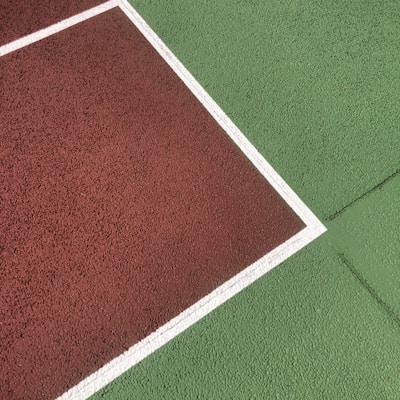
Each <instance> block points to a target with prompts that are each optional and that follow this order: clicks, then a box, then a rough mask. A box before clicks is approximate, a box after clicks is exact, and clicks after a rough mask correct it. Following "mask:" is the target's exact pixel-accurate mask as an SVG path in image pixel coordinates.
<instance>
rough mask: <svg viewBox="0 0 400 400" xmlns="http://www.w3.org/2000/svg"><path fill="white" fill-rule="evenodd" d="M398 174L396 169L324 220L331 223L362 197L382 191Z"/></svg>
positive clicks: (399, 171)
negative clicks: (378, 190)
mask: <svg viewBox="0 0 400 400" xmlns="http://www.w3.org/2000/svg"><path fill="white" fill-rule="evenodd" d="M399 174H400V168H399V169H397V170H396V171H395V172H393V174H391V175H389V176H388V177H386V178H385V179H384V180H383V181H381V182H379V183H378V184H376V185H375V186H374V187H373V188H372V189H370V190H368V191H367V192H365V193H363V194H362V195H361V196H359V197H357V198H356V199H354V200H352V201H351V202H350V203H349V204H347V205H345V206H344V207H343V208H341V209H340V210H338V211H336V212H334V213H333V214H332V215H330V216H329V217H327V218H326V220H327V221H333V220H334V219H335V218H336V217H338V216H339V215H340V214H342V213H343V212H344V211H346V210H347V209H348V208H349V207H351V206H352V205H354V204H355V203H356V202H358V201H359V200H361V199H363V198H364V197H366V196H368V195H369V194H371V193H372V192H374V191H375V190H377V189H382V187H383V186H384V185H385V184H386V183H388V182H389V181H391V180H392V179H393V178H395V177H396V176H397V175H399Z"/></svg>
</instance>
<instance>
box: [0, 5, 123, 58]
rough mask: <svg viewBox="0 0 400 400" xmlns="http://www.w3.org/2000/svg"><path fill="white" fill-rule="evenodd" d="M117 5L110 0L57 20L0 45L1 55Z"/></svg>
mask: <svg viewBox="0 0 400 400" xmlns="http://www.w3.org/2000/svg"><path fill="white" fill-rule="evenodd" d="M117 6H118V0H109V1H107V2H105V3H103V4H100V5H99V6H96V7H93V8H90V9H89V10H86V11H83V12H81V13H80V14H76V15H74V16H73V17H70V18H67V19H64V20H62V21H60V22H57V23H55V24H54V25H50V26H48V27H47V28H44V29H41V30H39V31H36V32H34V33H31V34H30V35H27V36H24V37H22V38H20V39H17V40H14V41H13V42H10V43H7V44H5V45H3V46H1V47H0V57H1V56H4V55H6V54H9V53H11V52H13V51H15V50H18V49H22V48H23V47H25V46H28V45H30V44H32V43H35V42H37V41H39V40H42V39H44V38H46V37H48V36H51V35H54V34H55V33H57V32H61V31H63V30H64V29H67V28H69V27H71V26H73V25H76V24H79V23H80V22H82V21H85V20H87V19H89V18H92V17H94V16H96V15H99V14H101V13H103V12H105V11H108V10H110V9H111V8H114V7H117Z"/></svg>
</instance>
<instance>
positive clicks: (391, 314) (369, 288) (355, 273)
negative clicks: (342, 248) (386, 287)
mask: <svg viewBox="0 0 400 400" xmlns="http://www.w3.org/2000/svg"><path fill="white" fill-rule="evenodd" d="M337 254H338V256H339V259H340V260H341V261H342V263H343V264H344V265H345V266H346V267H347V268H348V269H349V270H350V272H351V273H352V274H353V276H354V277H355V278H356V279H357V280H358V281H359V282H360V283H361V285H362V286H363V287H364V288H365V289H366V290H367V292H368V293H369V294H370V295H371V296H372V297H373V298H374V299H375V301H376V302H377V303H378V304H379V305H380V306H381V307H382V308H383V310H384V311H385V313H386V314H388V316H389V317H390V319H391V320H392V321H393V322H395V323H396V325H397V326H398V327H400V317H399V316H398V315H397V314H396V312H395V311H394V310H393V309H392V308H391V307H390V305H389V304H387V303H386V302H385V301H384V300H382V298H381V297H380V296H379V295H378V293H377V292H376V290H375V289H374V288H373V287H372V286H371V285H370V284H369V283H368V282H367V280H366V279H365V278H364V277H363V276H362V275H361V273H360V272H359V271H358V270H357V269H356V268H355V267H354V265H353V264H352V263H351V262H350V261H349V260H348V259H347V258H346V256H345V255H344V254H343V253H337Z"/></svg>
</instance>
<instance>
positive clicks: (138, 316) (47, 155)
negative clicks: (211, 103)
mask: <svg viewBox="0 0 400 400" xmlns="http://www.w3.org/2000/svg"><path fill="white" fill-rule="evenodd" d="M0 77H1V78H0V79H1V96H2V109H1V114H0V115H1V116H0V132H1V143H2V144H1V148H0V152H1V154H0V160H1V161H0V162H1V164H0V173H1V175H0V179H1V180H0V183H1V184H0V200H1V205H0V224H1V226H0V228H1V229H0V245H1V249H0V250H1V259H0V260H1V268H0V279H1V282H2V285H1V288H0V320H1V324H2V325H1V330H0V332H1V337H0V342H1V344H2V346H1V349H0V359H1V360H2V363H1V372H0V379H1V381H0V398H1V399H28V398H29V399H49V398H54V397H56V396H58V395H60V394H62V393H63V392H65V391H66V390H67V389H68V388H70V387H72V386H73V385H76V384H77V383H78V382H79V381H81V380H82V379H83V378H85V377H86V376H88V375H89V374H91V373H93V372H94V371H96V370H97V369H98V368H99V367H101V366H102V365H104V364H105V363H107V362H108V361H110V360H111V359H113V358H114V357H116V356H118V355H119V354H121V353H122V352H123V351H125V350H126V349H128V348H129V347H130V346H132V345H133V344H135V343H137V342H138V341H140V340H141V339H143V338H145V337H146V336H147V335H148V334H150V333H151V332H153V331H155V330H156V329H157V328H158V327H160V326H161V325H163V324H165V323H166V322H168V321H169V320H170V319H171V318H173V317H174V316H176V315H178V314H179V313H180V312H182V311H183V310H185V309H186V308H187V307H189V306H191V305H192V304H194V303H195V302H196V301H198V300H199V299H201V298H202V297H204V296H205V295H207V294H208V293H210V292H211V291H212V290H214V289H215V288H217V287H218V286H219V285H221V284H222V283H223V282H225V281H226V280H228V279H229V278H231V277H232V276H234V275H235V274H237V273H238V272H240V271H241V270H243V269H244V268H246V267H247V266H249V265H250V264H251V263H253V262H254V261H256V260H258V259H259V258H260V257H262V256H263V255H264V254H266V253H267V252H269V251H270V250H271V249H274V248H275V247H277V246H278V245H280V244H282V243H283V242H284V241H286V240H287V239H289V238H290V237H292V236H293V235H294V234H296V233H297V232H299V231H300V230H301V229H303V227H304V223H303V222H302V221H301V220H300V219H299V217H298V216H297V215H295V213H294V212H293V211H292V210H291V209H290V208H289V207H288V206H287V205H286V203H285V202H284V201H283V200H282V199H281V197H280V196H279V195H278V194H277V193H276V192H275V190H274V189H272V187H271V186H270V185H269V184H268V183H267V181H266V180H265V178H264V177H263V176H262V175H261V174H260V173H259V172H258V171H257V170H256V169H255V167H254V166H253V165H252V164H251V163H250V161H249V160H248V159H247V158H246V157H245V156H244V155H243V154H242V152H241V151H240V150H239V149H238V148H237V147H236V145H235V144H234V143H233V141H232V140H231V139H230V138H229V137H228V135H227V134H226V133H225V132H224V131H223V130H222V128H221V127H220V126H219V125H218V124H217V123H216V122H215V120H214V119H213V118H212V117H211V116H210V115H209V114H208V112H207V111H206V110H205V109H204V107H203V106H202V105H201V104H200V102H199V101H198V100H197V99H196V98H195V97H194V95H193V94H192V93H191V92H190V91H189V89H187V87H186V86H185V85H184V83H183V82H182V81H181V80H180V79H179V78H178V77H177V76H176V75H175V73H174V72H173V71H172V70H171V69H170V67H169V66H168V65H167V64H166V63H165V61H164V60H163V59H162V58H161V57H160V56H159V55H158V53H157V52H156V51H155V50H154V49H153V48H152V47H151V45H150V44H149V43H148V42H147V40H146V39H145V38H144V37H143V36H142V35H141V34H140V33H139V31H138V30H137V29H136V28H135V27H134V26H133V25H132V23H131V22H130V21H129V20H128V19H127V17H126V16H125V15H124V14H123V13H122V12H121V11H120V10H119V9H113V10H111V11H108V12H106V13H104V14H101V15H99V16H96V17H93V18H91V19H89V20H87V21H85V22H82V23H80V24H78V25H76V26H73V27H71V28H69V29H67V30H65V31H62V32H60V33H58V34H55V35H53V36H50V37H48V38H46V39H44V40H42V41H40V42H37V43H34V44H32V45H29V46H27V47H24V48H23V49H21V50H18V51H15V52H13V53H10V54H8V55H6V56H4V57H2V58H0Z"/></svg>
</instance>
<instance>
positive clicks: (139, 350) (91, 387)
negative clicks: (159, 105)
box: [0, 0, 326, 400]
mask: <svg viewBox="0 0 400 400" xmlns="http://www.w3.org/2000/svg"><path fill="white" fill-rule="evenodd" d="M115 7H119V8H120V9H121V10H122V12H123V13H124V14H125V15H126V16H127V17H128V18H129V20H130V21H131V22H132V23H133V24H134V25H135V26H136V27H137V28H138V29H139V30H140V32H141V33H142V34H143V35H144V36H145V38H146V39H147V40H148V41H149V42H150V43H151V45H152V46H153V47H154V48H155V49H156V50H157V52H158V53H159V54H160V55H161V56H162V58H163V59H164V60H165V61H166V62H167V63H168V65H169V66H170V67H171V68H172V70H173V71H174V72H175V73H176V74H177V75H178V76H179V77H180V79H181V80H182V81H183V82H184V83H185V85H186V86H187V87H188V88H189V89H190V91H191V92H192V93H193V94H194V95H195V96H196V98H197V99H198V100H199V101H200V102H201V104H202V105H203V106H204V107H205V108H206V109H207V111H208V112H209V113H210V114H211V115H212V117H213V118H214V119H215V120H216V121H217V123H218V124H219V125H220V126H221V127H222V128H223V130H224V131H225V132H226V133H227V134H228V135H229V137H230V138H231V139H232V140H233V141H234V142H235V143H236V145H237V146H238V147H239V148H240V149H241V151H242V152H243V153H244V154H245V155H246V156H247V158H248V159H249V160H250V161H251V162H252V164H253V165H254V166H255V167H256V168H257V170H258V171H259V172H260V173H261V174H262V175H263V176H264V177H265V179H266V180H267V181H268V182H269V183H270V184H271V185H272V187H273V188H274V189H275V190H276V191H277V192H278V193H279V195H280V196H281V197H282V198H283V199H284V200H285V202H286V203H287V204H288V205H289V206H290V207H291V208H292V209H293V211H294V212H295V213H296V214H297V215H298V216H299V217H300V218H301V219H302V220H303V222H304V223H305V225H306V227H305V228H304V229H302V230H301V231H300V232H298V233H297V234H296V235H294V236H293V237H291V238H290V239H289V240H287V241H286V242H284V243H282V244H281V245H279V246H278V247H276V248H275V249H274V250H272V251H270V252H269V253H268V254H266V255H264V256H263V257H262V258H260V259H259V260H258V261H256V262H254V263H253V264H251V265H250V266H248V267H247V268H245V269H244V270H242V271H241V272H240V273H239V274H237V275H236V276H234V277H233V278H231V279H229V280H228V281H226V282H225V283H224V284H222V285H221V286H219V287H218V288H217V289H215V290H214V291H212V292H211V293H209V294H208V295H207V296H205V297H203V298H202V299H201V300H199V301H198V302H196V303H195V304H193V305H192V306H191V307H189V308H188V309H186V310H185V311H183V312H182V313H181V314H179V315H178V316H176V317H175V318H173V319H172V320H170V321H169V322H168V323H166V324H165V325H163V326H161V327H160V328H158V329H157V330H156V331H155V332H153V333H152V334H150V335H149V336H147V337H146V338H145V339H143V340H141V341H140V342H138V343H137V344H135V345H133V346H132V347H131V348H129V349H128V350H127V351H126V352H125V353H123V354H121V355H120V356H118V357H116V358H114V359H113V360H111V361H110V362H108V363H107V364H105V365H104V366H103V367H102V368H100V369H99V370H98V371H96V372H95V373H93V374H91V375H90V376H88V377H87V378H85V379H84V380H82V381H81V382H80V383H79V384H77V385H76V386H74V387H72V388H70V389H69V390H68V391H67V392H65V393H64V394H63V395H61V396H60V397H59V398H58V399H59V400H67V399H86V398H88V397H90V396H91V395H93V394H94V393H96V392H97V391H98V390H100V389H101V388H103V387H104V386H106V385H107V384H108V383H110V382H111V381H112V380H114V379H115V378H117V377H118V376H120V375H121V374H122V373H124V372H125V371H127V370H128V369H129V368H131V367H133V366H134V365H136V364H137V363H139V362H140V361H141V360H143V359H144V358H145V357H147V356H148V355H150V354H151V353H153V352H154V351H155V350H157V349H159V348H160V347H161V346H163V345H164V344H166V343H167V342H168V341H170V340H171V339H173V338H174V337H176V336H177V335H178V334H179V333H181V332H183V331H184V330H185V329H187V328H188V327H190V326H191V325H193V324H194V323H195V322H197V321H198V320H200V319H201V318H202V317H204V316H205V315H207V314H208V313H210V312H211V311H212V310H214V309H215V308H217V307H218V306H219V305H221V304H222V303H224V302H225V301H227V300H228V299H230V298H231V297H232V296H234V295H235V294H237V293H238V292H240V291H241V290H243V289H244V288H245V287H247V286H248V285H250V284H251V283H253V282H254V281H255V280H257V279H258V278H260V277H261V276H263V275H264V274H265V273H266V272H268V271H269V270H271V269H272V268H274V267H275V266H277V265H278V264H280V263H281V262H283V261H284V260H286V259H287V258H288V257H290V256H291V255H293V254H294V253H296V252H297V251H299V250H300V249H302V248H303V247H304V246H306V245H307V244H309V243H310V242H312V241H313V240H314V239H315V238H317V237H318V236H320V235H321V234H322V233H323V232H325V231H326V228H325V227H324V225H323V224H322V223H321V222H320V221H319V219H318V218H317V217H316V216H315V215H314V214H313V213H312V212H311V210H310V209H309V208H308V207H307V206H306V205H305V204H304V203H303V202H302V201H301V200H300V198H299V197H298V196H297V195H296V194H295V193H294V191H293V190H292V189H291V188H290V187H289V186H288V185H287V183H286V182H285V181H284V180H283V179H282V178H281V177H280V176H279V175H278V173H277V172H276V171H275V170H274V169H273V168H272V166H271V165H270V164H269V163H268V162H267V161H266V160H265V159H264V157H263V156H262V155H261V154H260V153H259V152H258V151H257V149H256V148H255V147H254V146H253V145H252V144H251V143H250V142H249V140H248V139H247V138H246V137H245V136H244V135H243V133H242V132H241V131H240V130H239V129H238V128H237V127H236V126H235V124H234V123H233V122H232V121H231V120H230V118H229V117H228V116H227V115H226V114H225V113H224V112H223V111H222V109H221V108H220V107H219V106H218V105H217V104H216V102H215V101H214V100H213V99H212V98H211V97H210V96H209V95H208V93H207V92H206V91H205V90H204V89H203V88H202V87H201V85H200V84H199V83H198V82H197V81H196V79H195V78H194V77H193V76H192V75H191V74H190V72H189V71H188V70H187V69H186V68H185V67H184V66H183V64H182V63H181V62H180V61H179V60H178V59H177V58H176V57H175V55H174V54H173V53H172V52H171V51H170V50H169V49H168V47H167V46H166V45H165V44H164V43H163V42H162V40H161V39H160V38H159V37H158V36H157V35H156V34H155V32H154V31H153V30H152V29H151V28H150V27H149V25H148V24H147V23H146V22H145V21H144V20H143V18H141V16H140V15H139V14H138V13H137V12H136V11H135V10H134V9H133V7H132V6H131V5H130V4H129V3H128V1H126V0H111V1H107V2H105V3H103V4H101V5H99V6H96V7H93V8H91V9H89V10H87V11H84V12H82V13H79V14H77V15H75V16H73V17H70V18H67V19H65V20H63V21H60V22H58V23H56V24H53V25H51V26H50V27H48V28H45V29H41V30H40V31H37V32H35V33H32V34H30V35H27V36H25V37H23V38H21V39H18V40H15V41H13V42H11V43H8V44H6V45H3V46H1V47H0V56H4V55H6V54H9V53H11V52H13V51H16V50H18V49H21V48H23V47H25V46H28V45H30V44H32V43H35V42H37V41H39V40H41V39H43V38H46V37H49V36H51V35H53V34H55V33H57V32H60V31H62V30H65V29H68V28H69V27H71V26H73V25H76V24H78V23H80V22H83V21H85V20H87V19H89V18H92V17H95V16H97V15H99V14H101V13H103V12H107V11H109V10H111V9H113V8H115Z"/></svg>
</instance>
